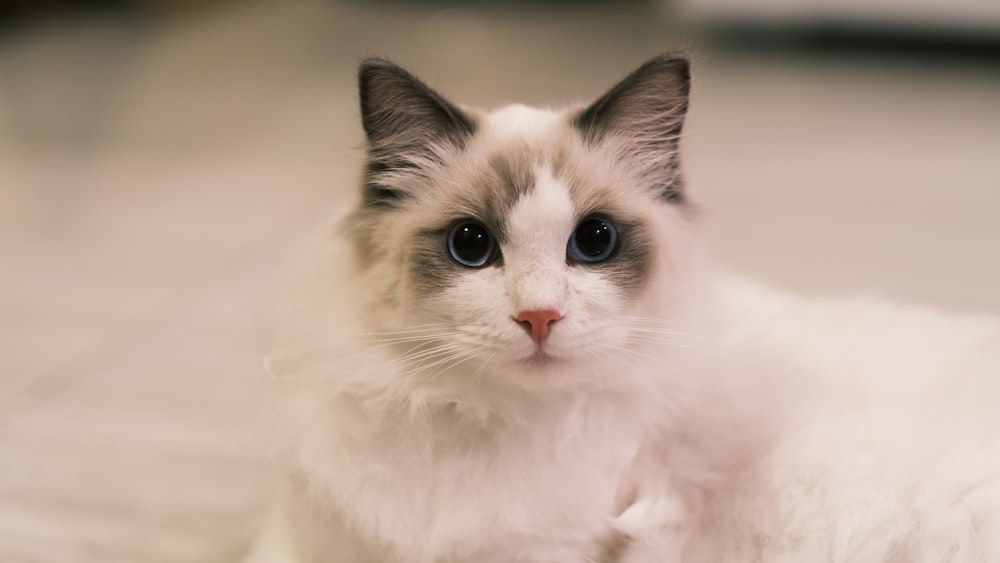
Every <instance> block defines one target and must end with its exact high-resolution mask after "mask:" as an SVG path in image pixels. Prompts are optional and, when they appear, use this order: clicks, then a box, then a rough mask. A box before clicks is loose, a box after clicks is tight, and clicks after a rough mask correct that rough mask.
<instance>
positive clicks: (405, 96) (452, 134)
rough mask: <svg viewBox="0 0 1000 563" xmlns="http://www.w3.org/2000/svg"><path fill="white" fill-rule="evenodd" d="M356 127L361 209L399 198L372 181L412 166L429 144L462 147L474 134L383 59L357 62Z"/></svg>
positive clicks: (460, 116) (456, 113) (457, 114)
mask: <svg viewBox="0 0 1000 563" xmlns="http://www.w3.org/2000/svg"><path fill="white" fill-rule="evenodd" d="M358 91H359V94H360V98H361V124H362V126H363V127H364V130H365V135H366V137H367V139H368V149H369V162H368V179H367V181H366V186H365V204H371V205H392V204H394V203H395V202H396V201H398V200H399V199H400V198H402V197H404V196H403V194H400V193H398V192H396V191H394V190H391V189H389V188H387V187H385V186H378V185H377V184H376V182H375V181H374V177H375V176H377V174H378V173H379V172H384V171H386V170H392V169H398V168H406V167H412V166H413V162H414V161H415V160H419V158H415V157H426V156H431V155H432V154H433V153H432V151H431V144H433V143H442V142H444V143H450V144H453V145H456V146H462V145H463V144H464V143H465V140H466V139H467V138H468V137H469V136H470V135H472V133H473V132H474V131H475V125H474V123H473V122H472V120H471V119H469V117H468V116H466V115H465V114H464V113H462V111H461V110H459V109H458V108H457V107H455V106H454V105H452V104H451V103H450V102H448V101H447V100H446V99H444V97H443V96H441V95H440V94H438V93H437V92H435V91H434V90H432V89H431V88H430V87H428V86H427V85H426V84H424V83H423V82H421V81H420V80H418V79H417V78H416V77H415V76H413V75H412V74H410V73H409V72H407V71H406V70H404V69H403V68H401V67H399V66H398V65H396V64H394V63H392V62H390V61H387V60H385V59H378V58H371V59H365V60H364V61H362V63H361V66H360V67H359V69H358Z"/></svg>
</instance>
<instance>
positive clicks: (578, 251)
mask: <svg viewBox="0 0 1000 563" xmlns="http://www.w3.org/2000/svg"><path fill="white" fill-rule="evenodd" d="M617 242H618V232H617V230H616V229H615V227H614V225H613V224H612V223H611V222H610V221H608V220H607V219H604V218H600V217H591V218H588V219H584V220H583V221H582V222H580V224H579V225H577V227H576V230H575V231H574V232H573V236H572V237H570V240H569V250H570V253H571V254H572V256H573V257H575V258H577V259H579V260H582V261H584V262H600V261H602V260H606V259H608V258H609V257H610V256H611V254H612V252H614V250H615V246H616V244H617Z"/></svg>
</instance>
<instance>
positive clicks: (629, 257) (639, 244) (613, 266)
mask: <svg viewBox="0 0 1000 563" xmlns="http://www.w3.org/2000/svg"><path fill="white" fill-rule="evenodd" d="M612 221H614V219H612ZM614 222H615V225H616V226H617V227H618V248H617V249H616V250H615V252H614V254H612V255H611V257H610V258H608V259H607V260H605V261H603V262H596V263H573V267H578V268H586V269H589V270H593V271H595V272H601V273H602V274H604V275H605V276H607V277H608V279H610V280H611V282H612V283H614V284H615V285H616V286H617V287H619V288H621V290H622V292H623V293H624V294H625V295H628V296H630V297H634V296H636V295H637V294H638V293H639V292H641V291H642V290H643V288H645V286H646V283H647V281H648V280H649V275H650V272H651V271H652V261H653V240H652V236H651V233H650V232H649V229H648V228H646V226H645V225H643V224H642V223H640V222H638V221H635V222H630V221H614Z"/></svg>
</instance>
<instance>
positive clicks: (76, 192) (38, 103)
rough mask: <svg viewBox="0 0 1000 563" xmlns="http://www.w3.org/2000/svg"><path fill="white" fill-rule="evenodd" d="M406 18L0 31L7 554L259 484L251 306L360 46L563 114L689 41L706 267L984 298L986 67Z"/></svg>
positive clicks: (112, 542)
mask: <svg viewBox="0 0 1000 563" xmlns="http://www.w3.org/2000/svg"><path fill="white" fill-rule="evenodd" d="M374 6H381V7H378V8H376V7H374ZM401 6H403V4H401V3H400V4H392V3H389V4H384V5H383V4H381V3H362V2H354V3H341V4H337V3H331V2H276V3H260V4H256V3H255V4H252V5H250V4H248V5H245V6H241V7H235V8H228V9H219V10H215V11H211V10H206V11H203V12H201V13H197V14H188V15H177V16H173V17H166V18H163V19H156V20H152V21H139V22H136V23H134V24H122V23H121V22H118V23H114V22H112V23H107V22H104V23H102V22H96V23H95V22H82V21H76V22H66V23H63V24H60V25H50V26H45V27H41V28H37V29H34V28H33V29H22V30H20V32H17V33H9V34H8V35H7V36H6V37H4V38H3V42H0V562H46V563H47V562H53V563H55V562H60V563H64V562H95V563H97V562H100V563H114V562H123V563H124V562H129V563H141V562H154V561H156V562H160V561H162V562H186V561H215V560H225V559H226V558H227V557H233V556H235V554H236V553H238V551H239V549H240V548H241V546H242V544H243V542H244V541H245V540H246V538H247V536H248V535H249V534H250V533H251V530H252V528H253V526H254V524H255V522H256V520H257V518H258V517H259V514H260V510H261V508H262V506H263V505H264V504H265V503H266V498H267V495H268V492H269V489H270V480H269V479H268V478H267V472H266V469H265V461H264V458H265V454H266V451H267V447H266V445H265V444H264V442H263V441H262V440H261V439H260V438H259V436H260V435H262V434H263V433H264V429H265V428H266V420H267V419H266V416H265V415H264V414H263V413H264V412H266V409H265V407H264V405H265V404H266V399H265V392H264V388H265V385H264V381H265V376H264V375H263V373H262V369H261V363H260V360H259V358H260V356H261V346H260V338H259V336H258V335H259V329H258V323H257V319H258V318H259V311H260V309H261V308H262V304H263V303H264V302H265V301H266V296H267V294H268V288H269V287H270V284H271V282H272V281H273V279H274V277H275V274H276V273H278V272H280V271H281V267H282V263H283V261H284V259H285V258H286V257H287V256H288V255H289V254H290V253H291V252H293V249H294V248H295V247H296V244H297V243H298V242H299V241H301V240H302V239H303V237H305V236H306V235H307V234H309V233H312V232H314V231H315V230H316V229H317V228H319V226H321V225H322V224H323V221H324V218H325V217H326V216H327V215H328V214H329V210H330V209H332V208H333V207H334V206H335V205H337V204H338V203H340V202H344V201H349V200H350V198H351V197H353V181H354V178H355V174H356V170H357V165H358V159H359V157H360V156H361V151H360V146H361V136H360V129H359V127H358V124H357V112H356V110H355V105H354V104H355V97H354V76H353V72H354V65H355V64H356V62H357V60H359V58H360V57H361V56H363V55H366V54H383V55H387V56H391V57H394V58H396V59H397V60H399V61H401V62H403V63H405V64H407V65H409V66H411V67H412V68H414V69H415V70H416V71H418V73H420V74H421V75H422V76H424V77H426V78H427V79H428V80H429V81H430V82H431V83H433V84H435V85H436V86H438V87H439V89H441V90H443V91H444V92H446V93H449V94H451V95H452V96H453V97H454V98H456V99H459V100H463V101H466V102H469V103H477V104H484V105H497V104H500V103H504V102H507V101H513V100H522V101H527V102H532V103H540V104H555V103H559V102H561V101H565V100H579V101H585V100H586V99H588V98H590V97H592V96H595V95H597V94H598V93H599V92H600V91H601V89H602V88H603V87H605V86H607V85H608V84H609V83H610V82H611V81H613V80H614V79H616V78H617V77H619V76H621V75H622V73H623V72H625V71H626V70H627V69H628V68H629V67H631V66H634V65H636V64H637V63H638V62H639V61H640V60H641V59H642V58H643V57H644V56H647V55H649V54H652V53H655V52H657V51H660V50H666V49H675V48H677V47H683V48H686V49H688V50H689V51H691V52H693V53H694V54H695V55H696V57H697V62H696V73H697V82H696V86H695V92H694V96H695V98H694V104H693V109H692V115H691V119H690V122H689V123H690V125H689V128H688V144H687V147H686V148H687V153H686V156H687V164H688V173H689V175H690V179H691V182H690V183H691V185H692V186H693V190H694V192H695V197H696V198H697V199H699V200H700V201H701V202H703V204H704V207H705V213H706V216H707V217H708V221H709V232H710V234H711V236H712V241H713V244H714V248H715V249H716V253H717V254H718V255H719V257H720V259H721V261H722V262H724V263H726V264H728V265H731V266H732V267H734V268H736V269H739V270H743V271H747V272H750V273H752V274H755V275H757V276H760V277H763V278H765V279H767V280H770V281H773V282H777V283H781V284H784V285H787V286H790V287H793V288H796V289H799V290H803V291H808V292H827V291H859V290H860V291H872V292H878V293H882V294H885V295H889V296H895V297H900V298H905V299H910V300H916V301H923V302H929V303H933V304H939V305H942V306H948V307H958V308H964V309H969V310H975V311H986V312H993V313H997V312H1000V290H998V288H1000V219H998V217H1000V160H998V155H1000V72H997V71H996V70H995V67H994V69H993V70H990V69H988V67H986V66H985V65H983V66H976V65H970V64H964V63H961V62H954V61H952V62H948V61H932V60H922V61H909V62H906V63H899V62H896V63H892V62H888V61H885V60H871V59H865V60H859V59H857V58H854V59H844V58H832V57H791V56H788V57H781V58H778V59H775V58H767V57H761V56H751V55H747V54H739V53H733V52H724V51H717V50H711V49H706V48H704V46H703V45H702V44H701V43H700V42H699V40H698V39H697V38H696V37H695V38H693V39H692V38H691V37H689V36H685V35H678V34H676V33H673V32H671V31H670V30H669V26H667V25H666V24H665V23H664V21H663V20H662V19H661V18H659V17H640V16H637V15H635V14H629V13H604V12H602V11H600V10H591V11H583V12H574V13H564V12H557V11H547V12H536V13H533V14H526V13H519V12H510V11H505V12H492V13H491V12H483V11H471V10H446V11H438V12H424V11H420V10H416V9H412V8H402V7H401Z"/></svg>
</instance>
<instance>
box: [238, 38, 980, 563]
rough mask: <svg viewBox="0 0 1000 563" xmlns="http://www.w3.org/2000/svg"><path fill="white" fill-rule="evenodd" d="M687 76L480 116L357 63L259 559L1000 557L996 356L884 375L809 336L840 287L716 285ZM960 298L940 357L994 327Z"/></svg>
mask: <svg viewBox="0 0 1000 563" xmlns="http://www.w3.org/2000/svg"><path fill="white" fill-rule="evenodd" d="M687 89H688V76H687V63H686V61H684V60H682V59H677V58H668V57H660V58H657V59H653V60H652V61H650V62H649V63H647V64H646V65H644V66H643V67H642V68H640V69H639V70H637V71H636V72H635V73H633V74H632V75H630V76H629V77H628V78H626V79H625V80H624V81H623V82H622V83H620V84H619V85H618V86H616V87H615V88H614V89H612V90H611V91H610V92H609V93H608V94H607V95H605V96H604V97H602V98H601V99H600V100H598V101H597V102H596V103H595V104H593V105H592V106H590V107H588V108H586V109H571V110H566V111H562V112H549V111H542V110H534V109H530V108H524V107H521V106H512V107H509V108H504V109H502V110H498V111H496V112H493V113H489V114H487V113H478V112H471V111H468V110H460V109H458V108H456V107H455V106H452V105H451V104H449V103H448V102H447V101H445V100H444V99H443V98H441V97H440V96H439V95H437V94H436V93H434V92H433V91H431V90H429V89H427V88H426V87H425V86H423V85H422V84H421V83H419V82H418V81H416V79H414V78H413V77H412V76H410V75H409V74H407V73H405V72H404V71H402V70H401V69H399V68H398V67H395V66H394V65H391V63H387V62H384V61H369V62H366V63H365V65H363V66H362V71H361V95H362V114H363V119H364V125H365V129H366V133H367V134H368V139H369V146H370V156H371V160H370V162H369V165H368V168H367V174H366V182H365V189H364V198H363V202H362V204H361V205H360V206H359V208H358V209H356V210H355V211H354V212H352V213H351V214H350V215H349V216H347V217H346V218H345V219H344V220H343V221H342V222H341V223H340V226H339V227H338V230H337V233H336V234H335V235H334V236H333V237H332V239H331V240H330V241H329V243H328V244H327V245H326V246H325V248H324V250H323V251H322V252H320V253H319V255H318V256H316V257H315V258H314V260H313V261H312V262H311V265H310V267H309V268H308V269H307V273H306V274H305V275H303V276H302V278H301V281H300V282H299V284H298V285H297V286H296V287H295V289H294V291H292V298H291V299H290V300H289V302H288V308H287V310H286V311H285V312H286V317H287V319H289V322H288V323H287V324H286V326H285V328H284V329H283V331H282V342H281V343H280V344H279V345H278V347H277V350H276V353H275V355H274V356H273V358H272V368H273V370H274V371H275V372H276V374H277V375H278V376H279V379H280V380H281V382H282V385H283V388H284V393H285V396H284V400H285V403H284V405H283V408H284V414H285V418H286V427H287V431H288V441H287V444H286V446H287V449H286V451H285V452H284V454H285V455H286V456H287V460H288V464H289V479H288V486H287V490H286V494H285V497H284V498H283V501H282V502H281V503H280V504H279V506H278V508H277V509H276V511H275V513H274V515H273V517H272V520H271V522H270V524H269V527H268V529H267V531H266V533H265V534H264V535H263V536H262V537H261V540H260V541H259V542H258V545H257V547H256V549H255V551H254V553H253V554H252V555H251V561H253V562H254V563H266V562H267V563H286V562H287V563H292V562H294V563H341V562H344V563H347V562H350V563H396V562H399V563H411V562H412V563H458V562H476V563H500V562H518V561H521V562H532V563H542V562H546V563H547V562H559V563H562V562H567V563H568V562H580V563H583V562H589V561H595V562H599V563H654V562H663V563H669V562H673V561H695V562H701V561H706V562H708V561H713V562H714V561H758V560H759V561H789V562H791V561H850V562H855V561H861V562H864V561H872V562H882V561H907V562H908V561H928V562H930V561H995V560H1000V555H998V553H1000V448H998V446H997V441H996V437H997V435H998V433H997V432H996V431H995V429H994V427H995V426H996V424H995V423H996V422H997V421H998V419H1000V416H996V415H994V414H993V413H992V412H991V411H992V409H991V408H990V406H991V405H992V404H994V403H993V402H991V400H995V399H996V398H997V397H998V396H1000V392H998V389H997V386H998V383H996V382H994V381H992V380H991V379H989V378H988V377H987V376H988V375H989V374H990V373H993V371H992V370H993V369H994V368H995V367H996V365H997V364H996V363H988V362H987V360H985V359H981V361H982V362H984V363H982V364H981V367H980V368H979V370H980V371H981V372H982V373H981V374H979V377H978V379H977V378H976V377H974V375H975V374H974V373H972V372H974V371H975V366H965V367H964V369H963V371H965V372H968V373H967V374H966V376H964V377H967V378H966V379H963V380H962V381H963V382H965V383H962V384H960V385H952V386H949V385H947V384H946V382H945V380H942V379H937V378H939V377H940V376H942V375H943V374H948V373H949V372H948V369H949V368H946V367H944V364H942V365H941V366H937V365H933V364H930V363H928V362H927V361H923V362H922V363H914V364H907V363H903V364H899V365H893V364H891V363H889V364H888V365H886V366H882V367H885V368H892V373H886V374H885V376H884V378H882V379H880V380H875V381H882V382H884V384H879V383H872V380H871V379H870V377H869V376H870V374H871V373H873V372H874V371H878V370H874V369H873V366H872V364H871V363H870V362H869V363H864V362H861V361H860V360H857V358H860V357H862V354H860V353H859V352H858V351H857V350H858V346H859V344H860V343H862V342H865V341H864V340H858V341H852V340H851V339H852V338H856V335H855V333H853V332H852V331H851V330H850V328H849V327H847V328H844V329H842V330H840V332H839V333H838V332H837V330H836V329H834V330H832V332H831V333H829V334H826V333H823V332H821V331H819V330H816V327H831V326H833V327H835V326H837V325H836V324H835V323H831V322H830V320H831V318H833V319H835V318H836V317H837V314H838V312H840V311H845V310H846V311H850V310H851V309H850V305H849V304H842V303H833V304H825V305H816V306H812V308H810V307H809V306H806V305H803V304H801V303H799V302H798V301H795V300H793V299H790V298H785V297H782V296H780V295H774V294H772V293H770V292H769V291H767V290H762V289H758V288H755V287H754V286H752V285H750V284H745V283H742V282H728V281H726V282H720V281H718V280H716V279H715V277H713V276H712V275H711V273H710V270H709V268H707V267H706V266H705V264H703V263H702V262H703V261H702V259H701V252H700V248H699V244H698V236H697V227H696V217H695V215H696V213H695V211H694V210H693V209H692V208H691V204H690V203H688V202H687V201H686V197H685V193H684V191H683V188H682V185H681V178H680V174H679V172H678V163H677V151H676V148H677V139H678V137H679V133H680V129H681V123H682V120H683V116H684V112H685V109H686V104H687ZM872 310H874V311H879V310H880V309H878V307H875V308H873V309H872ZM916 315H917V316H918V317H919V314H916ZM911 316H912V315H911ZM904 317H905V315H904ZM879 318H881V319H882V320H883V322H886V321H885V319H886V318H889V317H886V316H885V315H883V316H882V317H879ZM910 320H912V319H910ZM840 321H841V325H843V322H842V321H843V319H840ZM864 322H865V320H864V319H861V323H862V325H863V324H864ZM954 322H955V325H954V326H953V327H952V329H953V331H958V330H959V328H958V327H961V329H962V330H966V331H967V332H966V333H964V334H962V335H961V336H962V337H964V339H963V338H956V339H955V340H954V342H955V343H956V344H955V345H954V346H952V348H946V350H945V352H947V353H944V354H941V353H939V354H937V356H934V355H933V354H932V355H931V356H932V357H940V358H942V359H941V362H946V361H949V360H953V359H954V358H955V357H968V355H969V354H973V355H975V354H980V358H985V357H986V356H985V352H984V351H983V350H984V349H985V348H984V347H986V346H989V345H990V343H992V344H997V343H1000V329H998V328H997V325H996V323H991V322H989V321H973V320H968V321H961V322H960V321H954ZM810 323H812V324H810ZM911 324H912V323H911ZM806 331H811V332H808V333H807V332H806ZM907 331H912V332H913V333H914V336H915V337H919V335H920V334H923V333H921V332H920V331H919V330H917V329H912V328H908V329H907V330H906V331H903V332H907ZM925 332H926V331H925ZM888 333H889V332H888V331H883V332H882V334H888ZM837 334H840V337H843V338H845V340H844V341H843V342H839V348H838V341H837V338H838V336H837ZM929 334H934V333H933V330H930V332H929ZM991 339H992V340H991ZM821 343H827V344H829V345H830V346H833V347H835V348H832V349H837V350H838V352H837V353H836V354H833V355H832V356H831V357H829V358H827V357H824V356H823V353H822V352H816V350H818V348H817V346H819V345H820V344H821ZM965 343H968V344H965ZM894 346H895V348H892V347H889V346H887V347H886V348H885V349H877V350H872V351H871V352H872V353H873V354H876V355H877V354H884V355H889V356H890V357H897V356H898V355H899V354H901V353H905V351H906V347H905V345H900V344H895V345H894ZM963 346H965V348H968V349H967V350H966V349H964V348H963ZM977 346H978V347H980V348H983V349H982V350H981V349H979V348H977ZM813 352H816V353H813ZM963 353H964V354H965V355H964V356H963ZM949 354H950V355H949ZM995 355H996V354H994V356H995ZM873 357H875V356H873ZM852 360H853V361H854V363H853V364H852V363H851V362H852ZM817 366H819V368H818V369H816V367H817ZM913 366H916V367H913ZM841 369H842V370H843V371H844V373H839V370H841ZM921 369H922V370H923V372H926V373H923V374H921ZM885 371H889V370H888V369H886V370H885ZM828 374H833V376H831V377H828V376H827V375H828ZM911 375H912V377H910V376H911ZM907 382H909V383H910V384H911V385H909V386H908V387H906V389H911V390H912V391H907V390H905V389H904V387H903V385H904V384H906V383H907ZM949 389H952V390H954V392H950V393H944V391H946V390H949ZM943 395H951V396H943ZM932 406H933V409H931V407H932ZM931 410H933V412H931Z"/></svg>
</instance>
